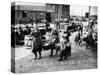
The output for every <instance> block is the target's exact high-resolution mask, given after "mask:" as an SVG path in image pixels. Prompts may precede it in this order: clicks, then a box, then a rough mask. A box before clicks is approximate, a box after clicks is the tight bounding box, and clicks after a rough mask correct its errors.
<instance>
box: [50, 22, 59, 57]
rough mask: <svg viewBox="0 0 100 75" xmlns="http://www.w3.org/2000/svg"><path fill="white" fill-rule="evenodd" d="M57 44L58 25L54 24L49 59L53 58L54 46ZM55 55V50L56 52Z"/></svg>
mask: <svg viewBox="0 0 100 75" xmlns="http://www.w3.org/2000/svg"><path fill="white" fill-rule="evenodd" d="M57 43H59V25H58V24H57V23H56V24H55V27H54V28H53V29H52V31H51V55H50V57H52V56H53V49H55V48H56V47H55V45H56V44H57ZM56 54H57V50H56Z"/></svg>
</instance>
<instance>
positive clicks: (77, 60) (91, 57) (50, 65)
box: [15, 33, 97, 73]
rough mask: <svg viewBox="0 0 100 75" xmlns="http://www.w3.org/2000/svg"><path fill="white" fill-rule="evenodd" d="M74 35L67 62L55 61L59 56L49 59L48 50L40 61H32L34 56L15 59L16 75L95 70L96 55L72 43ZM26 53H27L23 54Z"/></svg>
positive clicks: (72, 38)
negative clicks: (17, 74)
mask: <svg viewBox="0 0 100 75" xmlns="http://www.w3.org/2000/svg"><path fill="white" fill-rule="evenodd" d="M74 35H75V33H74V34H72V37H71V38H70V39H71V42H72V55H71V57H69V58H68V59H67V60H64V61H60V62H59V61H57V60H58V59H59V54H58V55H54V56H53V57H49V55H50V50H48V51H43V52H42V56H43V58H42V59H38V60H34V59H33V58H34V54H32V53H29V54H28V55H26V56H24V57H22V58H19V59H16V63H15V69H16V70H15V71H16V73H27V72H28V73H31V72H47V71H49V72H50V71H67V70H81V69H95V68H97V56H96V53H94V52H91V50H86V49H85V48H84V46H83V47H79V46H78V45H75V43H74V37H73V36H74ZM25 53H27V52H25Z"/></svg>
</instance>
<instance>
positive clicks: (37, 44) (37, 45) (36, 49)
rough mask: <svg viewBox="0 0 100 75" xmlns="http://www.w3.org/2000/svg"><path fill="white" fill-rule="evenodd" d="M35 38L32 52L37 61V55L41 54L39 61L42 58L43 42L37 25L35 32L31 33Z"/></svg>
mask: <svg viewBox="0 0 100 75" xmlns="http://www.w3.org/2000/svg"><path fill="white" fill-rule="evenodd" d="M31 36H33V50H32V52H33V53H34V55H35V58H34V60H35V59H37V53H38V54H39V59H40V58H41V51H42V40H41V33H40V32H39V30H38V27H37V24H36V25H35V28H34V31H33V32H32V33H31Z"/></svg>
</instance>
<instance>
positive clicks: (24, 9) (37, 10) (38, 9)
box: [11, 2, 46, 23]
mask: <svg viewBox="0 0 100 75" xmlns="http://www.w3.org/2000/svg"><path fill="white" fill-rule="evenodd" d="M45 9H46V4H44V3H31V2H14V3H12V6H11V13H12V20H14V19H15V23H25V22H32V21H34V20H38V21H39V20H40V19H45V12H46V10H45ZM13 15H15V16H13ZM12 22H13V21H12Z"/></svg>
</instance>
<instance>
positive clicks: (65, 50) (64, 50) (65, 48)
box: [58, 37, 71, 61]
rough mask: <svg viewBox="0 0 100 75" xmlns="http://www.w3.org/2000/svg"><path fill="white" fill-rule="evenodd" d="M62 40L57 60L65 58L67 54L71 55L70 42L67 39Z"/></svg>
mask: <svg viewBox="0 0 100 75" xmlns="http://www.w3.org/2000/svg"><path fill="white" fill-rule="evenodd" d="M63 38H64V40H63V41H62V42H61V52H60V59H59V60H58V61H62V60H66V59H67V58H68V56H71V42H70V41H69V40H65V37H63Z"/></svg>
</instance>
